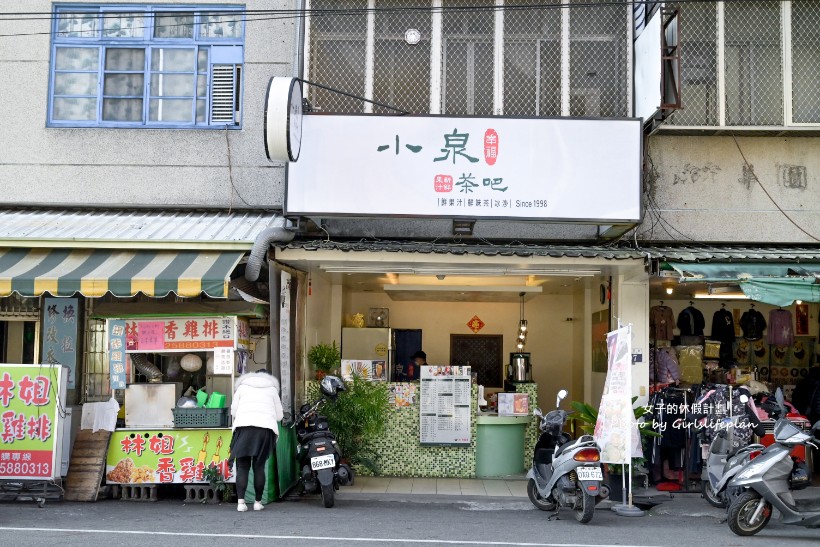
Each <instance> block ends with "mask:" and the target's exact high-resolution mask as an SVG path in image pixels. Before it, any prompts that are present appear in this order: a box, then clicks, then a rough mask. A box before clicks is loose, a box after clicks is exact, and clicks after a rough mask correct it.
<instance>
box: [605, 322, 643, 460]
mask: <svg viewBox="0 0 820 547" xmlns="http://www.w3.org/2000/svg"><path fill="white" fill-rule="evenodd" d="M631 336H632V335H631V333H630V329H629V328H628V327H623V328H620V329H618V330H615V331H612V332H610V333H608V334H607V338H606V343H607V352H608V364H609V368H608V372H607V375H606V384H605V385H604V393H603V397H602V398H601V407H600V409H599V410H598V421H597V423H596V424H595V435H594V436H595V441H596V442H597V443H598V446H600V447H601V461H602V462H605V463H614V464H628V463H630V460H631V458H633V457H641V455H642V451H641V443H640V436H639V434H638V425H637V423H636V421H635V413H634V411H633V410H632V369H631V365H632V339H631ZM630 442H631V443H632V446H630Z"/></svg>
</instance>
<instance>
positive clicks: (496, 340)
mask: <svg viewBox="0 0 820 547" xmlns="http://www.w3.org/2000/svg"><path fill="white" fill-rule="evenodd" d="M503 345H504V337H503V336H500V335H495V334H470V335H462V334H451V335H450V363H451V364H452V365H453V366H456V367H458V366H469V367H472V372H475V373H476V374H477V376H478V379H477V382H478V383H479V384H480V385H482V386H485V387H503V384H504V380H503V369H504V363H503V362H502V357H501V348H502V347H503Z"/></svg>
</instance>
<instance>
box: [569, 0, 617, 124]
mask: <svg viewBox="0 0 820 547" xmlns="http://www.w3.org/2000/svg"><path fill="white" fill-rule="evenodd" d="M572 4H573V7H572V9H571V10H570V15H569V17H570V31H569V39H570V46H569V48H570V49H569V70H570V111H569V114H570V116H592V117H618V116H626V115H627V114H628V112H629V110H628V109H629V106H628V104H627V97H628V89H629V87H628V86H629V78H628V74H629V73H628V71H627V66H628V61H627V37H628V35H627V27H626V21H627V20H628V18H629V16H630V15H631V12H630V11H628V10H627V6H626V4H623V5H613V3H612V2H603V3H602V4H601V5H595V4H596V3H590V2H589V1H588V0H573V2H572ZM604 4H605V5H604Z"/></svg>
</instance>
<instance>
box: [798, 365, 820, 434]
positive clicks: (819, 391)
mask: <svg viewBox="0 0 820 547" xmlns="http://www.w3.org/2000/svg"><path fill="white" fill-rule="evenodd" d="M792 404H793V405H794V407H795V408H796V409H797V411H798V412H800V413H801V414H803V415H804V416H806V417H807V418H808V419H809V421H810V422H811V423H812V425H814V424H816V423H817V421H818V420H820V364H815V365H814V366H813V367H811V368H810V369H809V373H808V374H807V375H806V377H805V378H803V379H802V380H800V382H799V383H798V384H797V386H795V388H794V393H793V394H792Z"/></svg>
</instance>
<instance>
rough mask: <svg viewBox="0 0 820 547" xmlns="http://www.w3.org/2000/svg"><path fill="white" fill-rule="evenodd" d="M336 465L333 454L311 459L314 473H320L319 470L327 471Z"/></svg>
mask: <svg viewBox="0 0 820 547" xmlns="http://www.w3.org/2000/svg"><path fill="white" fill-rule="evenodd" d="M335 464H336V460H335V458H334V457H333V454H328V455H327V456H316V457H315V458H310V468H311V469H313V470H314V471H318V470H319V469H327V468H328V467H333V466H334V465H335Z"/></svg>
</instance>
